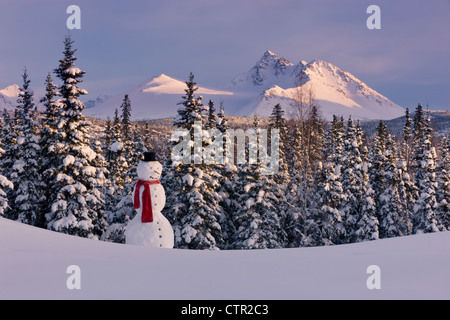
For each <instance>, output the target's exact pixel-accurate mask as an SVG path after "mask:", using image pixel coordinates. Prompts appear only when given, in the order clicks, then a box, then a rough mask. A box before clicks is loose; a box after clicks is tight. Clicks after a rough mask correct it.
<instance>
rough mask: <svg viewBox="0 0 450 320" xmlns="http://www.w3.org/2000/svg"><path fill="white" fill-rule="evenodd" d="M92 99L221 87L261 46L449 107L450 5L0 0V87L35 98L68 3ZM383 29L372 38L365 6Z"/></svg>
mask: <svg viewBox="0 0 450 320" xmlns="http://www.w3.org/2000/svg"><path fill="white" fill-rule="evenodd" d="M72 4H74V5H78V6H79V7H80V9H81V30H72V31H71V35H72V39H73V40H74V41H75V47H76V48H77V49H78V52H77V57H78V61H77V66H78V67H80V68H81V69H82V70H85V71H86V72H87V74H86V76H85V82H84V83H83V84H82V87H83V88H85V89H86V90H88V91H89V93H90V94H89V96H88V98H90V99H95V97H96V96H98V95H99V94H117V93H120V92H123V91H124V90H126V89H128V88H130V87H134V86H136V85H138V84H141V83H142V82H144V81H146V80H149V79H151V78H152V77H153V76H156V75H159V74H161V73H165V74H167V75H169V76H171V77H174V78H177V79H180V80H184V79H186V78H187V76H188V75H189V72H191V71H192V72H194V74H195V76H196V80H197V82H198V83H199V84H201V85H203V86H209V87H216V88H220V87H221V86H222V85H224V84H226V83H228V82H230V81H231V80H232V79H234V78H235V77H236V76H238V75H239V74H240V73H243V72H246V71H247V70H249V69H250V68H251V67H252V66H253V65H254V63H255V62H256V61H257V60H258V59H259V58H260V57H261V56H262V54H263V53H264V51H265V50H267V49H269V50H271V51H273V52H275V53H276V54H278V55H279V56H283V57H285V58H287V59H289V60H290V61H291V62H293V63H298V61H300V60H306V61H311V60H313V59H321V60H325V61H328V62H331V63H333V64H335V65H336V66H338V67H340V68H341V69H343V70H345V71H348V72H350V73H352V74H353V75H355V76H356V77H357V78H359V79H360V80H362V81H363V82H365V83H366V84H367V85H369V86H370V87H372V88H373V89H375V90H377V91H378V92H380V93H381V94H383V95H385V96H387V97H388V98H389V99H391V100H392V101H394V102H395V103H397V104H399V105H401V106H402V107H405V108H406V107H409V108H415V106H416V105H417V103H418V102H421V103H422V104H424V105H426V104H427V103H428V104H429V105H430V108H431V109H445V110H450V0H433V1H423V0H421V1H392V0H391V1H384V0H383V1H373V0H372V1H364V0H353V1H350V0H343V1H336V0H317V1H301V0H276V1H269V0H223V1H222V0H218V1H214V0H177V1H170V0H165V1H161V0H158V1H154V0H151V1H143V0H128V1H103V0H100V1H99V0H95V1H92V0H89V1H84V0H71V1H65V0H0V5H1V10H0V39H1V43H2V45H1V47H0V89H1V88H4V87H6V86H8V85H10V84H12V83H18V84H21V82H20V80H21V78H20V75H21V73H22V70H23V68H24V67H25V66H26V67H27V69H28V72H29V76H30V79H31V81H32V84H31V85H32V87H33V88H34V89H35V91H36V92H38V93H39V92H40V91H42V90H43V88H44V80H45V77H46V74H47V73H48V72H49V71H53V69H54V68H56V67H57V65H58V60H59V59H60V58H61V57H62V51H63V44H62V42H63V39H64V36H65V35H66V34H67V32H68V29H67V27H66V20H67V18H68V17H69V14H67V13H66V9H67V7H68V6H69V5H72ZM371 4H376V5H378V6H379V7H380V9H381V30H369V29H368V28H367V26H366V20H367V18H368V17H369V16H370V15H369V14H367V13H366V9H367V7H368V6H369V5H371Z"/></svg>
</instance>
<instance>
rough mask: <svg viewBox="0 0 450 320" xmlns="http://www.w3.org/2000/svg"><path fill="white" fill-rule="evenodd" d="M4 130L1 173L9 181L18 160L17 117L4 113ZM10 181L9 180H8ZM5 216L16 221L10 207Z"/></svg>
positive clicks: (0, 163) (9, 190)
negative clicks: (16, 149)
mask: <svg viewBox="0 0 450 320" xmlns="http://www.w3.org/2000/svg"><path fill="white" fill-rule="evenodd" d="M15 115H17V110H16V111H15ZM3 122H4V125H3V128H2V131H1V136H0V138H1V144H2V146H3V152H2V154H1V157H0V172H1V174H2V175H3V176H5V177H6V178H7V179H10V178H11V174H12V173H13V169H12V168H13V165H14V163H15V161H16V159H17V157H16V153H15V148H16V144H17V136H18V134H19V133H20V132H18V131H17V129H16V116H14V117H11V115H10V114H9V113H8V111H6V109H5V110H4V111H3ZM8 181H9V180H8ZM6 194H7V198H8V199H11V201H12V199H13V196H14V194H13V189H12V188H8V189H7V190H6ZM4 216H5V217H6V218H9V219H16V217H14V212H13V211H12V210H10V207H8V208H7V210H6V211H5V212H4Z"/></svg>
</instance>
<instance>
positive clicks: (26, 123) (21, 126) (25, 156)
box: [10, 70, 45, 227]
mask: <svg viewBox="0 0 450 320" xmlns="http://www.w3.org/2000/svg"><path fill="white" fill-rule="evenodd" d="M22 78H23V85H22V87H21V88H20V93H19V98H18V100H17V102H18V105H17V107H16V108H17V113H16V126H15V128H16V130H17V131H18V132H19V134H18V136H17V144H16V145H15V147H14V153H15V155H16V160H15V161H14V164H13V166H12V173H11V176H10V180H11V182H12V183H13V184H14V196H13V199H12V201H11V203H10V206H11V207H12V208H13V214H14V218H15V219H17V221H20V222H22V223H26V224H31V225H33V226H38V227H42V226H43V225H44V217H43V214H42V212H41V207H42V204H43V201H44V199H45V198H44V197H43V196H44V190H45V185H44V184H43V182H42V179H41V176H40V174H39V167H40V163H38V161H39V160H40V155H41V148H40V146H39V138H38V137H39V132H38V130H39V124H38V122H37V121H36V120H35V118H36V115H35V114H34V111H35V105H34V102H33V92H32V91H31V90H30V89H29V85H30V80H29V79H28V74H27V72H26V70H25V71H24V73H23V75H22Z"/></svg>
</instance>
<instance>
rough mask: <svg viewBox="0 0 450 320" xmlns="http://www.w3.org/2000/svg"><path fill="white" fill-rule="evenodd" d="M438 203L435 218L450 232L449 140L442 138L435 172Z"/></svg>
mask: <svg viewBox="0 0 450 320" xmlns="http://www.w3.org/2000/svg"><path fill="white" fill-rule="evenodd" d="M436 173H437V182H438V188H437V194H436V198H437V201H438V207H437V218H438V220H439V222H440V224H442V225H443V226H444V227H445V228H446V229H447V230H450V139H447V138H445V137H444V138H443V139H442V144H441V160H440V161H439V165H438V167H437V170H436Z"/></svg>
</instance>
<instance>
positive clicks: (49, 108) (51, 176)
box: [39, 73, 64, 213]
mask: <svg viewBox="0 0 450 320" xmlns="http://www.w3.org/2000/svg"><path fill="white" fill-rule="evenodd" d="M57 88H58V87H57V85H55V84H54V83H53V79H52V77H51V74H50V73H49V74H48V75H47V78H46V80H45V96H44V97H43V98H42V99H41V102H42V103H43V104H44V107H45V110H44V112H43V113H42V119H41V131H40V141H39V144H40V147H41V167H40V170H39V172H40V175H41V177H42V181H43V183H44V184H45V185H46V186H49V187H48V188H46V189H45V191H44V193H45V198H46V199H51V198H52V195H51V192H52V188H51V186H50V184H51V183H52V182H53V181H54V180H55V179H56V175H57V165H58V164H57V163H58V156H59V155H60V152H61V149H62V148H63V147H64V145H63V144H62V143H60V141H61V139H62V134H63V133H62V132H61V130H60V128H59V127H58V126H59V124H60V119H59V115H60V112H61V105H60V104H59V103H57V101H56V98H57V97H58V95H59V92H58V91H57ZM50 210H51V208H50V203H49V201H46V203H45V204H43V207H42V211H43V212H45V213H47V212H49V211H50Z"/></svg>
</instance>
